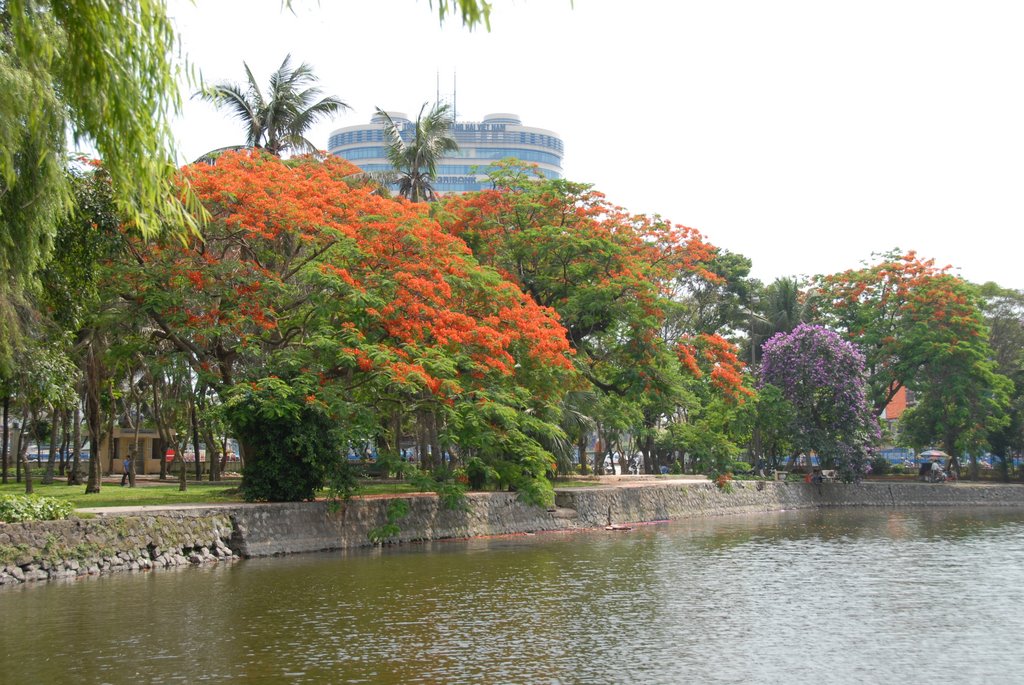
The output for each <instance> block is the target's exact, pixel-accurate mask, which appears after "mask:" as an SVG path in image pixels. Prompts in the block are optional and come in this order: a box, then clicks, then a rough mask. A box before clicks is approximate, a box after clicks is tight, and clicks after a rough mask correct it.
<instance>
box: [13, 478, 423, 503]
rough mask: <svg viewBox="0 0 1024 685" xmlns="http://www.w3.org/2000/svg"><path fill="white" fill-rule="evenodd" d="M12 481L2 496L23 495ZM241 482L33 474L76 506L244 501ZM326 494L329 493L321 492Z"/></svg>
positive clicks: (368, 489)
mask: <svg viewBox="0 0 1024 685" xmlns="http://www.w3.org/2000/svg"><path fill="white" fill-rule="evenodd" d="M13 480H14V478H13V476H12V478H11V481H12V482H11V483H9V484H7V485H0V495H24V494H25V484H24V483H14V482H13ZM240 483H241V481H240V480H238V479H233V480H231V481H228V482H225V483H196V482H192V481H190V482H189V484H188V490H187V491H185V492H179V491H178V481H177V479H171V478H169V479H167V481H166V482H161V483H154V482H151V481H147V482H146V484H145V485H141V484H140V485H138V486H136V487H134V488H129V487H124V488H122V487H121V486H120V485H118V484H111V483H104V484H103V486H102V487H101V488H100V492H98V493H96V494H90V495H87V494H85V485H72V486H68V485H66V484H65V483H64V481H63V480H59V481H58V482H56V483H53V484H51V485H42V484H41V483H40V482H39V477H38V476H34V477H33V486H34V487H33V489H34V494H36V495H43V496H45V497H53V498H56V499H59V500H63V501H66V502H70V503H71V504H72V506H74V507H75V508H76V509H83V508H87V507H137V506H173V505H175V504H214V503H223V502H242V501H243V500H242V496H241V494H240V493H239V492H238V486H239V484H240ZM410 492H417V491H416V489H415V488H413V486H412V485H411V484H409V483H395V482H389V483H375V482H369V483H361V484H360V486H359V488H358V489H357V490H356V492H355V493H354V494H356V495H399V494H406V493H410ZM320 496H324V497H326V493H325V492H322V493H320Z"/></svg>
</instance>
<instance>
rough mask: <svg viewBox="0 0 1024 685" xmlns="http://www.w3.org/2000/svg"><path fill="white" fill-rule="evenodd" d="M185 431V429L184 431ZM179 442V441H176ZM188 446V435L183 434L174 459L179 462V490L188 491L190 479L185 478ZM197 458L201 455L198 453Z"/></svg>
mask: <svg viewBox="0 0 1024 685" xmlns="http://www.w3.org/2000/svg"><path fill="white" fill-rule="evenodd" d="M182 432H184V431H182ZM176 444H177V443H176ZM186 447H188V435H187V434H186V435H183V436H182V438H181V443H180V444H178V449H176V450H175V455H174V460H175V461H176V462H178V492H186V491H187V490H188V481H187V480H186V479H185V448H186ZM196 459H197V460H198V459H199V455H198V454H197V455H196Z"/></svg>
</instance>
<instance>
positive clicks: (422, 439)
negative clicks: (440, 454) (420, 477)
mask: <svg viewBox="0 0 1024 685" xmlns="http://www.w3.org/2000/svg"><path fill="white" fill-rule="evenodd" d="M416 449H417V450H419V453H420V468H422V469H423V470H424V471H429V470H430V469H431V468H433V466H432V464H431V459H432V458H431V455H430V451H429V449H428V448H427V427H426V426H425V425H424V419H423V410H422V409H418V410H416Z"/></svg>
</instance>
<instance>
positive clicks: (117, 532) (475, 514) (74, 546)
mask: <svg viewBox="0 0 1024 685" xmlns="http://www.w3.org/2000/svg"><path fill="white" fill-rule="evenodd" d="M396 501H400V502H405V503H406V505H407V508H408V510H407V513H406V514H405V515H404V516H402V517H401V518H400V519H398V520H397V521H396V524H397V526H398V530H397V532H395V533H394V534H393V535H392V536H391V537H390V538H388V539H387V542H388V543H406V542H413V541H417V540H444V539H452V538H471V537H480V536H488V535H509V534H516V533H530V532H540V531H551V530H567V529H579V528H596V527H602V526H606V525H609V524H628V523H643V522H650V521H663V520H680V519H686V518H695V517H701V516H723V515H729V514H750V513H756V512H767V511H779V510H782V509H807V508H815V507H861V506H871V507H946V506H956V507H959V506H999V507H1018V508H1024V486H1021V485H999V486H986V485H971V484H964V483H961V484H957V485H950V484H934V485H933V484H925V483H907V482H892V483H885V482H872V483H861V484H859V485H845V484H839V483H826V484H822V485H811V484H805V483H781V482H774V481H733V482H732V483H731V484H730V488H729V489H728V490H720V489H719V488H718V487H716V486H715V485H714V484H713V483H709V482H699V481H696V482H695V481H690V482H683V481H664V482H662V481H656V482H654V483H645V484H643V485H642V487H631V486H601V487H587V488H564V489H560V490H557V491H556V497H555V505H556V506H555V507H554V508H553V509H550V510H546V509H543V508H539V507H533V506H528V505H524V504H522V503H521V502H519V501H518V499H517V497H516V495H515V493H506V492H495V493H471V494H470V495H468V497H467V507H466V508H465V510H459V511H452V510H449V509H446V508H444V507H443V506H442V504H441V502H440V501H439V500H438V498H437V497H435V496H433V495H429V494H427V495H405V496H400V497H367V498H358V499H353V500H351V501H349V502H346V503H343V504H341V506H339V507H335V506H332V505H331V504H330V503H327V502H296V503H282V504H239V505H234V506H217V507H210V508H195V507H193V508H189V509H183V510H165V511H162V512H161V513H153V512H136V513H134V514H128V513H126V514H125V515H123V516H116V517H106V518H96V519H88V520H79V519H72V520H68V521H49V522H36V523H22V524H6V525H5V524H0V585H2V584H5V583H20V582H24V581H27V580H45V579H50V578H60V577H77V576H80V575H91V574H99V573H109V572H115V571H127V570H147V569H153V568H163V567H168V566H173V565H183V564H199V563H206V562H211V561H218V560H225V559H234V558H237V557H239V556H242V557H261V556H272V555H278V554H296V553H302V552H314V551H326V550H338V549H349V548H355V547H365V546H369V545H371V544H373V543H372V542H371V539H370V536H371V533H372V532H374V531H380V530H381V529H382V528H383V527H384V526H385V525H386V524H387V523H388V512H389V508H391V507H394V506H395V504H394V502H396Z"/></svg>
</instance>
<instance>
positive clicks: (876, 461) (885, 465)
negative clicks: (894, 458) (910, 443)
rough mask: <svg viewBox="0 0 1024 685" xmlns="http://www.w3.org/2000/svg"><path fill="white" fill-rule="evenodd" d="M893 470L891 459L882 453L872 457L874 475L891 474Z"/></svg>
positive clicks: (872, 472)
mask: <svg viewBox="0 0 1024 685" xmlns="http://www.w3.org/2000/svg"><path fill="white" fill-rule="evenodd" d="M892 471H893V466H892V464H890V463H889V460H888V459H886V458H885V457H883V456H882V455H878V456H876V457H873V458H872V459H871V474H872V475H874V476H885V475H887V474H889V473H890V472H892Z"/></svg>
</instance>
